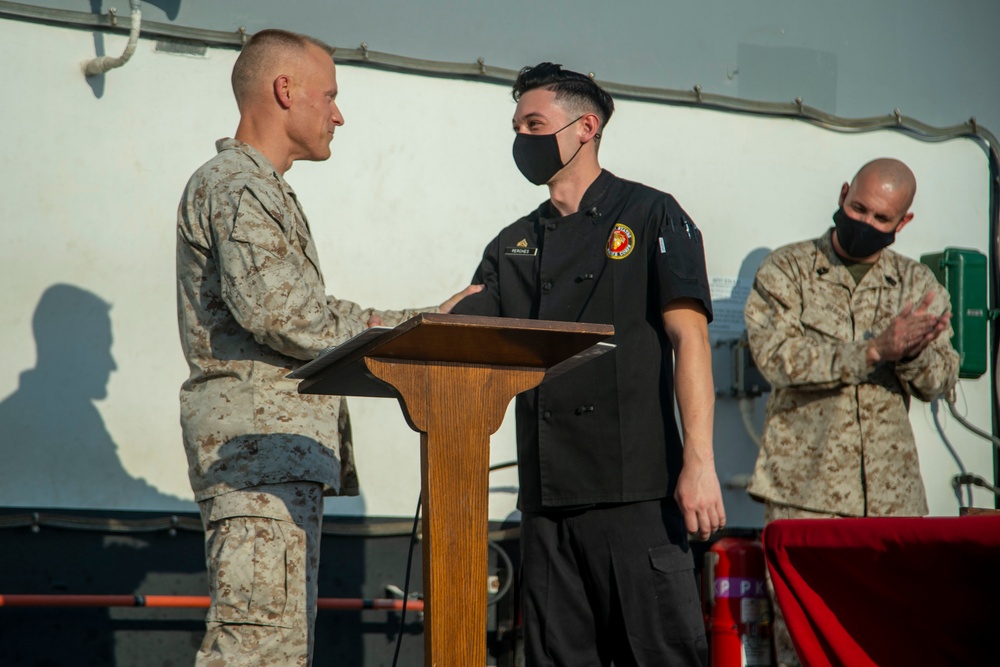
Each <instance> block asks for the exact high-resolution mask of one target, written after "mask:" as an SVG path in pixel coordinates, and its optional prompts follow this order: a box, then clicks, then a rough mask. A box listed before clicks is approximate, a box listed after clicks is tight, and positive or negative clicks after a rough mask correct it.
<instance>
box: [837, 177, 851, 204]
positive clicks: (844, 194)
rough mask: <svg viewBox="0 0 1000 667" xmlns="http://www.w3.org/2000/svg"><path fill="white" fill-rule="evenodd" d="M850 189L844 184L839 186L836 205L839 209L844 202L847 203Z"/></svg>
mask: <svg viewBox="0 0 1000 667" xmlns="http://www.w3.org/2000/svg"><path fill="white" fill-rule="evenodd" d="M850 189H851V184H850V183H847V182H845V183H844V184H843V185H841V186H840V203H839V204H838V205H839V206H840V207H841V208H843V207H844V202H845V201H847V193H848V191H850Z"/></svg>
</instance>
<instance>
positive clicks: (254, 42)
mask: <svg viewBox="0 0 1000 667" xmlns="http://www.w3.org/2000/svg"><path fill="white" fill-rule="evenodd" d="M310 46H316V47H319V48H320V49H322V50H323V51H324V52H326V53H328V54H329V55H330V56H333V52H334V48H333V47H332V46H330V45H329V44H326V43H325V42H323V41H320V40H318V39H316V38H315V37H309V36H308V35H300V34H299V33H297V32H289V31H288V30H278V29H275V28H270V29H268V30H261V31H260V32H258V33H255V34H254V35H253V36H252V37H250V39H248V40H247V43H246V44H244V45H243V50H242V51H240V55H239V57H238V58H237V59H236V64H235V65H233V76H232V83H233V95H235V96H236V104H237V105H238V106H242V104H243V101H244V100H246V99H248V98H249V96H250V95H252V94H253V91H254V87H255V86H257V85H259V83H260V81H259V79H260V77H261V75H262V73H263V72H264V71H265V68H267V67H268V65H270V64H272V63H273V61H274V60H275V58H276V57H278V56H279V54H281V53H282V52H289V51H290V52H293V53H301V52H304V51H305V50H306V49H308V48H309V47H310Z"/></svg>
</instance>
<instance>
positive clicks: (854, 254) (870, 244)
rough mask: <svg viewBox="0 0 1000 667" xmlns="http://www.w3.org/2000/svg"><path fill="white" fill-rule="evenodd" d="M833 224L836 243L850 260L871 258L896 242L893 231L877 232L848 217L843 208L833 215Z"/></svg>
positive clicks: (867, 225) (894, 231)
mask: <svg viewBox="0 0 1000 667" xmlns="http://www.w3.org/2000/svg"><path fill="white" fill-rule="evenodd" d="M833 222H834V224H835V225H836V226H837V241H839V242H840V247H841V248H842V249H843V250H844V252H846V253H847V256H848V257H849V258H851V259H864V258H865V257H871V256H872V255H874V254H875V253H877V252H878V251H879V250H881V249H882V248H884V247H886V246H888V245H891V244H892V242H893V241H895V240H896V230H895V229H893V230H892V231H891V232H882V231H879V230H877V229H875V228H874V227H872V226H871V225H869V224H866V223H864V222H861V221H860V220H855V219H854V218H852V217H850V216H849V215H847V213H845V212H844V209H843V208H838V209H837V212H836V213H834V214H833Z"/></svg>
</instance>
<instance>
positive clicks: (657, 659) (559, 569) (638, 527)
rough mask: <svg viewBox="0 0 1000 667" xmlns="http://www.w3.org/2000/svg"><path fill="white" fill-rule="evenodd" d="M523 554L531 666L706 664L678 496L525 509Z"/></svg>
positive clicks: (527, 661)
mask: <svg viewBox="0 0 1000 667" xmlns="http://www.w3.org/2000/svg"><path fill="white" fill-rule="evenodd" d="M521 554H522V556H521V557H522V565H521V587H522V600H521V602H522V611H523V619H524V633H525V664H526V666H527V667H598V666H599V667H608V666H609V665H615V667H667V666H672V665H705V664H707V662H708V655H707V653H708V649H707V643H706V639H705V627H704V622H703V620H702V615H701V603H700V599H699V597H698V586H697V582H696V581H695V578H694V571H693V570H694V559H693V557H692V555H691V551H690V548H689V546H688V542H687V531H686V529H685V527H684V521H683V518H682V517H681V515H680V511H679V510H678V509H677V505H676V504H675V503H674V501H673V499H671V498H666V499H663V500H651V501H644V502H637V503H628V504H622V505H599V506H594V507H590V508H587V509H582V510H574V511H567V512H525V513H524V514H523V515H522V517H521Z"/></svg>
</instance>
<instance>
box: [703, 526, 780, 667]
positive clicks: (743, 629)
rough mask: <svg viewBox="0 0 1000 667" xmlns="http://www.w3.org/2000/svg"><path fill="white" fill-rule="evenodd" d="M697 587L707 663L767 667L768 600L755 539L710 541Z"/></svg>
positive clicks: (769, 660)
mask: <svg viewBox="0 0 1000 667" xmlns="http://www.w3.org/2000/svg"><path fill="white" fill-rule="evenodd" d="M702 589H703V590H702V609H703V610H704V613H705V630H706V632H707V633H708V653H709V657H710V663H709V664H710V665H711V667H771V665H773V664H774V662H773V661H772V658H771V602H770V599H769V598H768V596H767V582H766V580H765V579H764V548H763V546H761V543H760V540H756V539H747V538H739V537H723V538H722V539H720V540H718V541H717V542H715V544H713V545H712V546H711V547H710V548H709V550H708V551H707V552H706V553H705V568H704V570H703V571H702Z"/></svg>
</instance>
